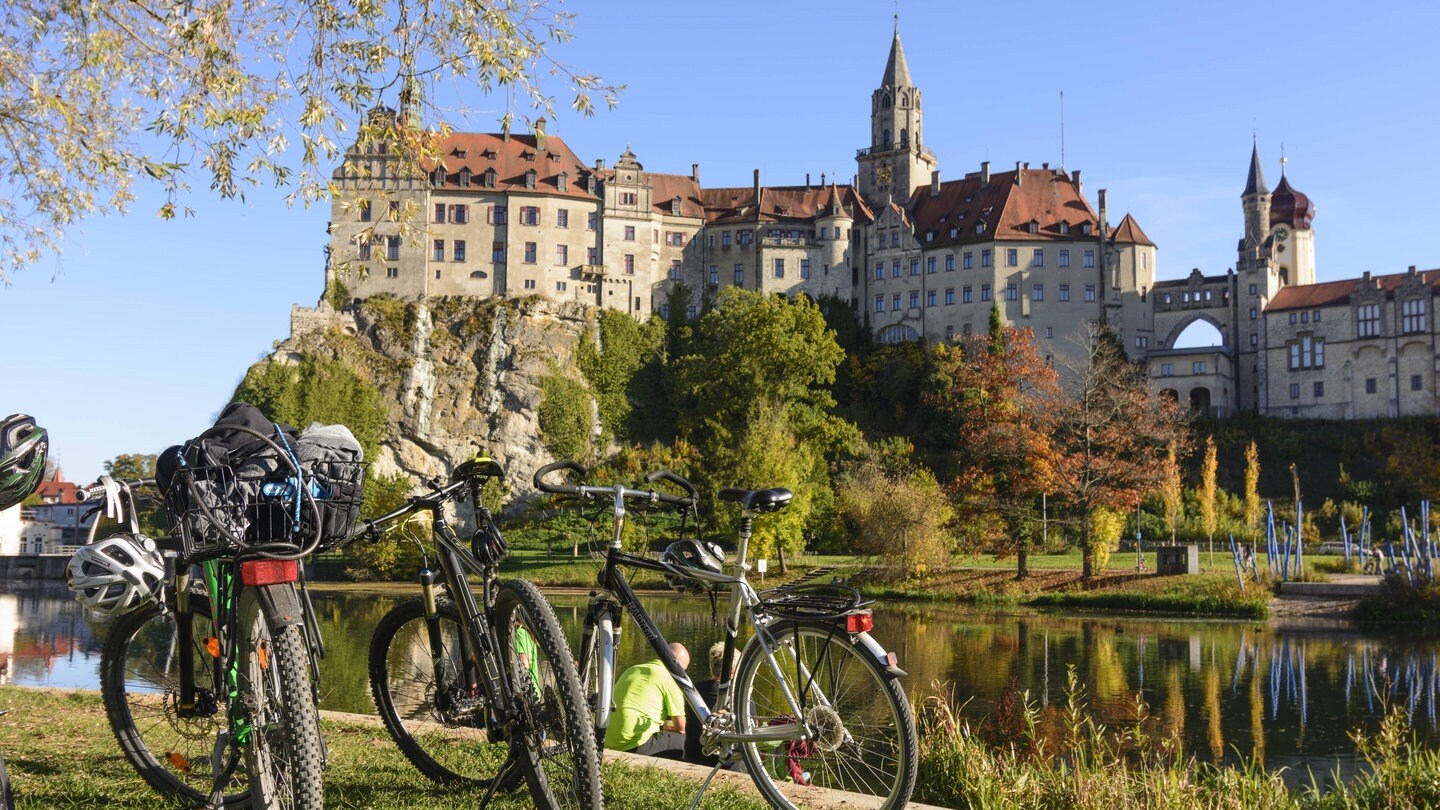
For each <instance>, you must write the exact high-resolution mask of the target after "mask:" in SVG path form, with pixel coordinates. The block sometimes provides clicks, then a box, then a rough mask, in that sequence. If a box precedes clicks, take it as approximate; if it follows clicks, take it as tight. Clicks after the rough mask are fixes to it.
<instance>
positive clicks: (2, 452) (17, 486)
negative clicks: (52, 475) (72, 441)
mask: <svg viewBox="0 0 1440 810" xmlns="http://www.w3.org/2000/svg"><path fill="white" fill-rule="evenodd" d="M49 449H50V440H49V437H48V435H47V434H46V433H45V428H42V427H40V426H38V425H36V424H35V419H34V418H33V417H30V416H26V415H25V414H23V413H16V414H11V415H10V416H7V417H5V420H4V421H3V422H0V510H3V509H9V508H10V507H12V506H14V505H15V504H17V503H20V502H21V501H23V500H25V499H26V498H28V497H30V493H32V492H34V491H35V488H36V487H38V486H40V479H41V478H42V477H43V476H44V475H45V454H46V452H47V451H48V450H49Z"/></svg>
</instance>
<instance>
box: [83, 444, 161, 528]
mask: <svg viewBox="0 0 1440 810" xmlns="http://www.w3.org/2000/svg"><path fill="white" fill-rule="evenodd" d="M156 458H157V456H156V455H155V454H154V453H121V454H120V455H118V456H116V457H115V458H112V459H110V460H109V461H107V462H105V463H104V467H105V474H106V475H108V476H110V477H111V478H116V479H120V480H122V481H134V480H137V479H143V478H154V477H155V460H156ZM158 494H159V493H157V492H156V491H155V490H154V489H150V488H146V489H143V490H140V491H138V492H137V493H136V495H137V497H136V503H135V511H136V520H137V522H138V523H139V524H140V533H141V534H144V535H148V536H150V537H158V536H160V535H162V534H165V532H166V531H167V529H166V528H165V513H164V510H163V509H162V508H161V503H160V500H159V498H158V497H156V496H157V495H158ZM96 520H105V517H104V515H103V514H102V515H101V516H100V517H97V518H96ZM119 528H120V527H119V526H104V525H102V526H100V528H98V529H96V532H95V536H96V537H104V536H105V535H107V534H109V533H110V532H113V531H117V530H118V529H119Z"/></svg>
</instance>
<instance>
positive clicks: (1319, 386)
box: [1315, 380, 1325, 399]
mask: <svg viewBox="0 0 1440 810" xmlns="http://www.w3.org/2000/svg"><path fill="white" fill-rule="evenodd" d="M1323 396H1325V381H1324V380H1316V381H1315V398H1316V399H1319V398H1321V397H1323Z"/></svg>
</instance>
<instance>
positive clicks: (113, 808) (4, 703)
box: [0, 687, 765, 810]
mask: <svg viewBox="0 0 1440 810" xmlns="http://www.w3.org/2000/svg"><path fill="white" fill-rule="evenodd" d="M0 708H8V709H10V713H9V714H7V715H5V716H4V717H0V751H3V753H4V755H5V764H6V767H7V769H8V770H9V772H10V779H11V784H12V785H13V787H14V790H15V797H16V802H17V806H18V807H20V808H35V810H40V808H45V810H53V809H54V808H87V809H88V808H94V807H106V808H108V809H109V810H132V809H133V810H139V809H140V808H155V807H165V806H167V805H166V804H164V803H163V802H161V801H160V799H159V797H158V795H157V794H156V793H155V792H154V791H152V790H150V788H149V787H148V786H147V785H146V784H145V783H144V782H143V781H141V779H140V777H138V776H136V774H135V771H134V770H133V769H131V768H130V766H129V764H128V763H127V762H126V761H125V759H124V757H122V756H121V754H120V749H119V747H118V746H117V745H116V743H115V738H114V737H113V736H112V735H111V733H110V727H109V725H108V724H107V723H106V720H105V710H104V708H103V707H102V706H101V703H100V696H99V694H98V693H94V692H74V693H62V692H54V691H45V690H35V689H22V688H18V687H0ZM322 726H323V727H324V731H325V735H326V743H327V744H328V746H329V752H330V759H329V764H328V766H327V767H326V770H325V806H326V807H327V808H386V809H387V810H422V808H427V809H429V808H433V810H441V808H444V809H445V810H450V808H454V807H466V806H468V807H474V806H476V805H477V804H478V803H479V801H480V797H481V796H482V794H483V791H479V790H466V789H461V788H442V787H438V786H436V785H434V784H432V783H431V782H429V781H428V780H426V779H425V778H424V777H423V776H421V775H420V773H419V772H418V771H416V770H415V769H414V768H413V767H411V765H410V763H409V762H407V761H406V760H405V758H404V757H403V756H402V755H401V754H400V752H399V750H398V749H397V748H396V747H395V745H394V744H393V743H392V742H391V741H390V739H389V738H388V737H386V736H385V732H384V731H383V730H382V729H379V728H376V727H375V726H372V725H365V724H356V723H337V722H330V721H325V722H323V723H322ZM604 778H605V795H606V796H607V797H609V796H613V797H615V799H614V800H613V801H611V802H610V803H609V804H608V805H607V806H608V807H614V808H636V810H641V809H642V808H643V809H650V808H653V810H672V808H674V807H676V806H677V804H680V803H682V802H681V801H680V800H679V799H677V797H684V801H683V803H688V802H689V799H690V797H691V796H692V795H694V793H695V790H696V789H697V788H698V787H699V784H698V783H696V782H693V781H691V780H688V779H684V778H680V777H677V776H674V775H671V774H668V773H665V772H662V771H657V770H653V769H646V768H629V767H625V766H622V765H618V764H615V763H610V764H607V765H606V766H605V771H604ZM491 806H492V807H499V808H528V807H530V806H531V801H530V798H529V796H528V795H524V794H523V793H522V794H512V795H508V796H503V797H501V798H500V799H499V800H498V801H497V802H495V803H493V804H492V805H491ZM701 806H702V807H706V808H713V809H714V810H760V808H763V807H765V804H764V803H763V802H761V801H760V800H759V799H756V798H752V797H750V796H747V795H745V794H742V793H739V792H737V791H736V790H734V789H733V788H722V789H720V790H715V789H712V790H711V791H709V792H707V793H706V798H705V801H704V802H703V803H702V805H701Z"/></svg>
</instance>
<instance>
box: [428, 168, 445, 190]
mask: <svg viewBox="0 0 1440 810" xmlns="http://www.w3.org/2000/svg"><path fill="white" fill-rule="evenodd" d="M430 182H431V183H433V184H434V185H437V186H443V185H445V169H444V168H441V167H439V166H437V167H436V168H435V172H434V174H432V175H431V177H430Z"/></svg>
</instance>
